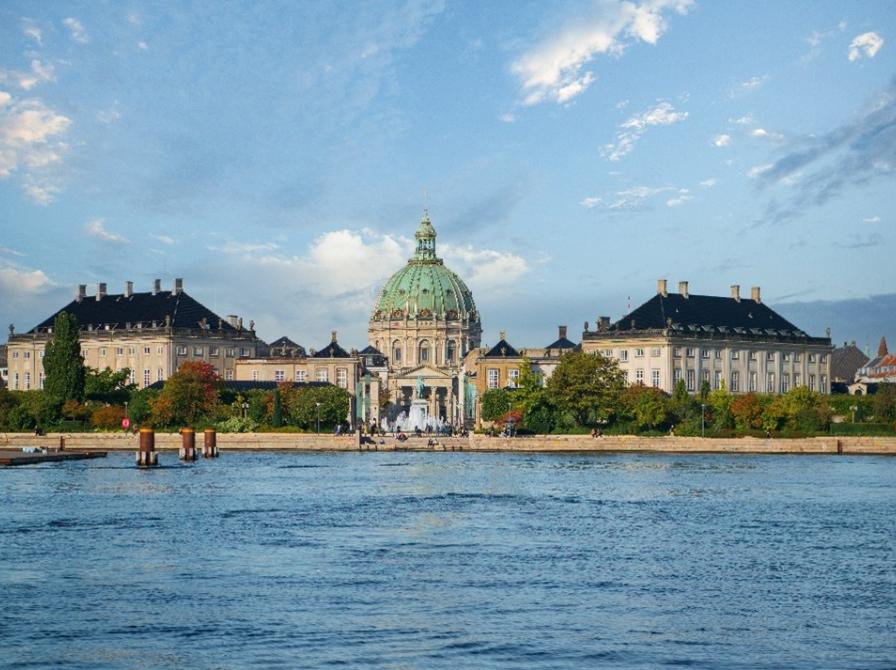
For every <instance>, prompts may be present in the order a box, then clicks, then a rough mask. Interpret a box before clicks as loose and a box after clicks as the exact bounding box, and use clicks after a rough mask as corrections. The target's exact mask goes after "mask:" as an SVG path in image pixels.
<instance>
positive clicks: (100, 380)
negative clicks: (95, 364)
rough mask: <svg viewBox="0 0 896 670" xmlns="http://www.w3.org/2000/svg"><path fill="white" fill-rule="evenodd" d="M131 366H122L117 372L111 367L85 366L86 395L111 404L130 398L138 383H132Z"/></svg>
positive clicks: (120, 402) (88, 397)
mask: <svg viewBox="0 0 896 670" xmlns="http://www.w3.org/2000/svg"><path fill="white" fill-rule="evenodd" d="M130 379H131V370H130V368H122V369H121V370H118V371H117V372H116V371H114V370H113V369H112V368H110V367H106V368H105V369H104V370H97V369H95V368H85V375H84V397H86V398H87V399H88V400H99V401H100V402H106V403H110V404H118V405H120V404H122V403H124V401H125V400H128V399H129V398H130V396H131V393H132V392H133V391H134V389H136V388H137V385H136V384H131V381H130Z"/></svg>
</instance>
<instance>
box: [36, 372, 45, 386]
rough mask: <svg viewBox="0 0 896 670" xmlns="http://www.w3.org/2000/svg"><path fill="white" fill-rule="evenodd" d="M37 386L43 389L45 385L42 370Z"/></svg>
mask: <svg viewBox="0 0 896 670" xmlns="http://www.w3.org/2000/svg"><path fill="white" fill-rule="evenodd" d="M37 386H38V388H41V389H42V388H43V387H44V373H43V372H41V373H40V377H38V381H37Z"/></svg>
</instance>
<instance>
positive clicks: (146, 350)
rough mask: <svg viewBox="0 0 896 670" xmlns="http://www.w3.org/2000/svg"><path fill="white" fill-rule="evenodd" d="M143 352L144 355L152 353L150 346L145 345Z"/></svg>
mask: <svg viewBox="0 0 896 670" xmlns="http://www.w3.org/2000/svg"><path fill="white" fill-rule="evenodd" d="M143 353H144V355H145V354H148V353H150V348H149V347H143Z"/></svg>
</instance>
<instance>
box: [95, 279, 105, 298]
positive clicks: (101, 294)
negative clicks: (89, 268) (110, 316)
mask: <svg viewBox="0 0 896 670" xmlns="http://www.w3.org/2000/svg"><path fill="white" fill-rule="evenodd" d="M105 297H106V282H100V283H99V284H97V285H96V299H97V302H99V301H100V300H102V299H103V298H105Z"/></svg>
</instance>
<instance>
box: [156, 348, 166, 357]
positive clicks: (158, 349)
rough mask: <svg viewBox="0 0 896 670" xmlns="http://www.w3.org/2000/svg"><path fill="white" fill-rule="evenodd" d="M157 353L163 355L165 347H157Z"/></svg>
mask: <svg viewBox="0 0 896 670" xmlns="http://www.w3.org/2000/svg"><path fill="white" fill-rule="evenodd" d="M156 353H157V354H158V355H159V356H161V355H162V354H164V353H165V347H156Z"/></svg>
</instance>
